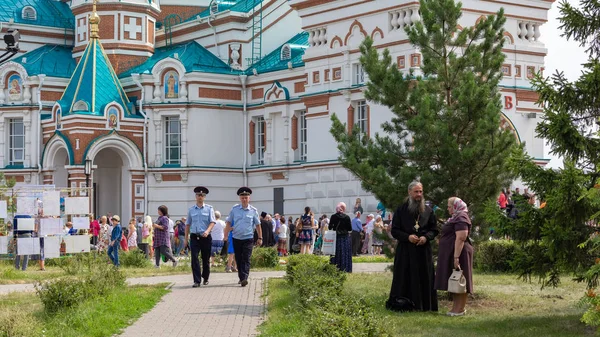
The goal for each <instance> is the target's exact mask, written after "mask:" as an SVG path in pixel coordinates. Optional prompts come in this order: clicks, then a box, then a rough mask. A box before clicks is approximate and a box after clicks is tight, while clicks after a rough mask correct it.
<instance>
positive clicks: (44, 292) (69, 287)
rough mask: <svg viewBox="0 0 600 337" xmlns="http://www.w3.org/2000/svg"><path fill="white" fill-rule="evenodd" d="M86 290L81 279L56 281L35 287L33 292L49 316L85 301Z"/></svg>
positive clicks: (38, 284)
mask: <svg viewBox="0 0 600 337" xmlns="http://www.w3.org/2000/svg"><path fill="white" fill-rule="evenodd" d="M86 288H87V287H86V286H85V282H84V281H83V280H81V279H75V280H73V279H58V280H54V281H50V282H45V283H37V284H36V285H35V291H36V293H37V294H38V296H39V297H40V300H41V301H42V304H43V305H44V309H45V310H46V312H48V313H50V314H54V313H57V312H58V311H59V310H61V309H66V308H71V307H74V306H75V305H76V304H77V303H79V302H81V301H83V300H85V293H86V290H87V289H86Z"/></svg>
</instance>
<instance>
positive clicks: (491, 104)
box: [330, 0, 518, 210]
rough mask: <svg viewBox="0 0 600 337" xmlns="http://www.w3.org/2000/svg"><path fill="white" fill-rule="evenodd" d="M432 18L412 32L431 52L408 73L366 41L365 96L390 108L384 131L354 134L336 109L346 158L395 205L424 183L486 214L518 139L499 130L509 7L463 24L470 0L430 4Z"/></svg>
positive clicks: (424, 10)
mask: <svg viewBox="0 0 600 337" xmlns="http://www.w3.org/2000/svg"><path fill="white" fill-rule="evenodd" d="M420 12H421V17H422V21H421V22H416V23H415V24H414V25H412V26H409V27H407V28H406V32H407V34H408V37H409V40H410V43H411V44H412V45H413V46H415V47H416V48H417V49H418V50H419V51H420V52H421V53H422V57H423V64H422V66H421V69H420V70H421V71H420V72H417V71H415V70H413V69H411V70H410V72H409V73H407V74H403V72H402V71H401V70H399V69H398V67H397V65H396V64H395V63H394V62H393V59H392V56H391V55H390V52H389V51H388V50H387V49H386V50H384V51H383V53H382V54H381V55H380V53H379V52H378V50H377V49H376V48H375V47H374V46H373V41H372V40H371V39H369V38H367V39H365V41H364V42H363V44H362V45H361V47H360V50H361V53H362V56H361V58H360V62H361V64H362V66H363V68H364V69H365V71H366V73H367V74H368V78H369V81H368V83H367V87H366V91H365V97H366V98H367V99H368V100H370V101H372V102H375V103H379V104H382V105H384V106H387V107H388V108H390V110H391V111H392V113H393V118H392V119H391V120H390V121H388V122H385V123H383V125H382V130H383V133H382V134H376V135H375V137H374V138H373V139H369V138H368V137H361V135H360V134H361V130H359V127H358V126H354V127H353V128H352V129H351V130H352V131H351V132H350V133H348V131H347V127H346V125H345V124H343V123H341V122H340V120H339V119H338V117H337V116H336V115H335V114H334V115H332V117H331V120H332V122H333V124H332V127H331V130H330V131H331V133H332V135H333V136H334V138H335V140H336V141H337V142H338V149H339V150H340V153H341V155H340V158H339V160H340V162H341V163H342V165H343V166H344V167H345V168H347V169H348V170H350V171H351V172H352V173H354V174H355V175H356V176H357V177H358V178H359V179H360V180H361V182H362V187H363V188H364V189H365V190H367V191H369V192H371V193H373V194H374V195H375V196H376V197H377V198H378V199H379V200H381V201H382V202H383V204H384V205H385V206H386V207H388V208H393V207H396V206H398V205H399V204H401V203H402V202H403V200H404V198H405V197H406V194H407V192H406V188H407V186H408V184H409V183H410V182H411V181H413V180H414V179H417V178H418V179H420V181H421V182H422V183H423V184H424V186H425V194H426V198H427V199H428V200H431V201H432V202H433V203H434V204H438V205H439V204H442V203H443V202H445V200H446V199H447V198H448V197H451V196H453V195H457V196H460V197H461V198H462V199H463V200H465V201H466V202H467V203H468V204H469V205H470V207H471V209H474V210H476V209H477V208H480V207H481V205H482V204H483V201H485V200H488V199H490V198H492V197H495V196H496V195H497V193H498V191H500V189H501V187H503V186H507V185H508V184H509V183H510V181H511V178H512V176H511V173H510V172H508V171H507V170H506V169H505V168H504V164H505V161H506V158H507V157H508V156H509V153H510V152H511V150H512V149H515V148H518V147H517V146H516V145H515V139H514V136H513V135H512V134H511V133H510V132H508V131H502V130H500V129H499V125H500V118H501V110H502V106H501V102H500V93H499V91H498V84H499V82H500V80H501V79H502V72H501V66H502V64H503V61H504V54H503V53H502V46H503V42H504V39H503V33H504V29H503V25H504V23H505V21H506V20H505V18H504V13H503V10H500V11H499V12H498V13H497V14H496V15H490V16H488V17H487V18H486V19H485V20H481V21H480V22H479V23H477V24H476V25H475V26H474V27H466V28H464V29H462V30H459V29H458V28H457V27H458V20H459V18H460V17H461V4H460V3H456V2H455V1H453V0H435V1H434V0H421V1H420Z"/></svg>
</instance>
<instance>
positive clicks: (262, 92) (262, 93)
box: [252, 88, 265, 99]
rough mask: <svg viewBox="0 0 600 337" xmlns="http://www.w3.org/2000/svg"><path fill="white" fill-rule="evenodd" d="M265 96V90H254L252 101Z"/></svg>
mask: <svg viewBox="0 0 600 337" xmlns="http://www.w3.org/2000/svg"><path fill="white" fill-rule="evenodd" d="M264 96H265V89H264V88H257V89H252V99H261V98H263V97H264Z"/></svg>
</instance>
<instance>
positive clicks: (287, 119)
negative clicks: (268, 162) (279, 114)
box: [283, 107, 290, 164]
mask: <svg viewBox="0 0 600 337" xmlns="http://www.w3.org/2000/svg"><path fill="white" fill-rule="evenodd" d="M288 108H289V107H288ZM283 128H284V129H285V135H284V136H283V144H285V147H284V151H283V157H284V158H285V160H284V162H285V163H286V164H289V163H290V117H289V116H287V115H286V116H283Z"/></svg>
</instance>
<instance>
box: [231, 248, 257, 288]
mask: <svg viewBox="0 0 600 337" xmlns="http://www.w3.org/2000/svg"><path fill="white" fill-rule="evenodd" d="M252 247H254V239H247V240H238V239H235V238H234V239H233V252H234V253H235V263H236V264H237V268H238V277H239V278H240V281H243V280H247V279H248V275H249V274H250V257H251V256H252Z"/></svg>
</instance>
